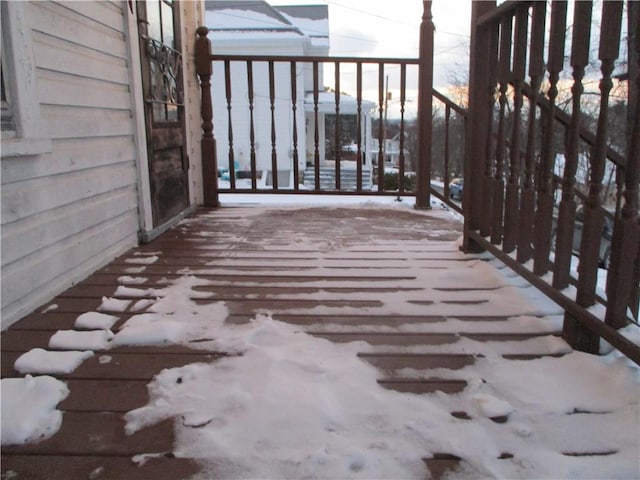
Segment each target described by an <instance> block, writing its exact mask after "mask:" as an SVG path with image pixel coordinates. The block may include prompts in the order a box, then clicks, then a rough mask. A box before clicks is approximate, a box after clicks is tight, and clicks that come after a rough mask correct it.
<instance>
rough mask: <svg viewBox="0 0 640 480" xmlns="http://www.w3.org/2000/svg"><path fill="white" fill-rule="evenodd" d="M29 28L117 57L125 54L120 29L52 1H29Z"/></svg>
mask: <svg viewBox="0 0 640 480" xmlns="http://www.w3.org/2000/svg"><path fill="white" fill-rule="evenodd" d="M28 4H29V6H30V20H31V26H32V29H33V30H34V31H36V32H42V33H46V34H48V35H51V36H53V37H56V38H60V39H63V40H67V41H69V42H72V43H76V44H78V45H84V46H85V47H88V48H92V49H94V50H97V51H99V52H103V53H107V54H109V55H113V56H115V57H118V58H123V59H126V58H127V46H126V42H125V34H124V32H123V31H115V30H113V29H111V28H109V27H106V26H104V25H101V24H100V23H98V22H95V21H93V20H89V19H87V18H85V17H83V16H81V15H78V14H77V13H75V12H73V11H71V10H68V9H66V8H64V7H62V6H61V5H56V4H54V3H51V2H29V3H28Z"/></svg>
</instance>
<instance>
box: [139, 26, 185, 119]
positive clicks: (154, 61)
mask: <svg viewBox="0 0 640 480" xmlns="http://www.w3.org/2000/svg"><path fill="white" fill-rule="evenodd" d="M146 42H147V48H146V51H147V58H148V59H149V72H150V79H151V82H150V85H149V91H148V93H147V102H149V103H160V104H164V105H180V106H181V105H183V99H182V91H181V87H180V82H179V78H180V69H181V65H182V54H181V53H180V52H178V51H177V50H174V49H172V48H170V47H168V46H166V45H164V44H163V43H161V42H159V41H157V40H154V39H153V38H146Z"/></svg>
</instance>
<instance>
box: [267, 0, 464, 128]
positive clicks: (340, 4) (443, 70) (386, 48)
mask: <svg viewBox="0 0 640 480" xmlns="http://www.w3.org/2000/svg"><path fill="white" fill-rule="evenodd" d="M269 3H270V4H272V5H291V4H309V5H317V4H325V5H328V6H329V29H330V42H331V49H330V51H329V54H330V55H332V56H350V57H352V56H353V57H355V56H366V57H395V58H398V57H400V58H417V57H418V55H419V35H420V22H421V19H422V13H423V2H422V1H421V0H395V1H394V2H390V1H389V0H270V1H269ZM432 15H433V22H434V24H435V26H436V35H435V56H434V86H435V87H436V88H438V89H441V90H446V86H447V85H448V84H449V83H450V79H451V77H452V76H457V77H462V78H466V71H467V70H468V62H469V57H468V50H469V39H470V36H469V31H470V21H471V1H470V0H469V1H467V0H434V1H433V5H432ZM395 70H396V71H395V72H394V71H393V70H390V72H389V75H390V79H389V90H390V91H391V92H392V98H393V99H396V100H395V101H392V103H391V104H390V105H389V114H390V115H392V116H393V115H394V114H397V112H398V105H397V103H398V102H397V98H398V97H399V90H398V86H399V78H398V77H399V73H398V71H399V69H398V68H397V67H396V69H395ZM365 73H366V70H365ZM369 73H370V74H371V75H372V76H373V77H375V75H376V74H375V72H373V71H371V70H370V69H369ZM394 73H395V75H394ZM330 76H331V72H330V71H327V72H326V73H325V78H327V77H329V78H330ZM341 82H345V83H344V84H342V85H341V90H343V91H344V90H346V91H347V92H348V93H352V92H350V91H349V81H348V78H347V79H341ZM415 82H417V78H416V76H415V75H411V73H410V72H409V76H408V85H407V88H408V89H409V90H413V89H412V83H415ZM325 83H327V82H325ZM415 94H416V91H412V92H409V93H408V96H409V98H411V97H415ZM369 97H372V98H374V99H375V98H377V94H376V93H375V92H373V91H371V92H370V93H369ZM394 109H395V111H394ZM406 110H407V114H408V115H409V116H411V115H414V114H415V110H416V104H415V100H410V102H409V103H408V104H407V105H406Z"/></svg>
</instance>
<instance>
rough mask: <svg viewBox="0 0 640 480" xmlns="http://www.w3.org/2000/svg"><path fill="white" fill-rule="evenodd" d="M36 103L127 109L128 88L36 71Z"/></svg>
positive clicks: (129, 104)
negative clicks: (37, 96) (37, 98)
mask: <svg viewBox="0 0 640 480" xmlns="http://www.w3.org/2000/svg"><path fill="white" fill-rule="evenodd" d="M38 95H39V98H40V102H41V103H43V104H49V105H68V106H77V107H98V108H115V109H130V108H131V94H130V93H129V86H128V85H124V84H117V83H112V82H105V81H102V80H95V79H91V78H86V77H78V76H75V75H68V74H64V73H58V72H52V71H48V70H40V71H38Z"/></svg>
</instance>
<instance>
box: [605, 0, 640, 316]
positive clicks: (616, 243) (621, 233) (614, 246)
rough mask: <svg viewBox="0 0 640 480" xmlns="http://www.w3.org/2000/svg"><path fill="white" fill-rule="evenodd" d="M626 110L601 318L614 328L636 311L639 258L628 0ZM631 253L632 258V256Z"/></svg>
mask: <svg viewBox="0 0 640 480" xmlns="http://www.w3.org/2000/svg"><path fill="white" fill-rule="evenodd" d="M628 5H629V31H630V32H631V34H630V35H629V50H628V51H629V63H628V64H629V94H628V95H629V114H628V117H627V128H628V137H627V165H626V167H625V175H624V193H623V196H624V206H623V207H622V212H621V215H620V218H617V219H616V222H615V226H614V230H613V239H612V242H611V267H610V268H609V272H608V275H607V313H606V317H605V322H606V323H607V324H609V325H611V326H612V327H614V328H621V327H624V326H625V325H626V323H627V322H626V316H627V315H626V311H627V307H630V308H631V311H632V313H633V314H635V315H636V318H637V315H638V263H639V262H640V223H639V222H640V217H638V182H639V179H640V95H639V92H640V74H639V71H640V61H639V60H640V38H639V34H638V32H640V5H637V4H635V2H629V4H628ZM634 255H635V260H633V257H634Z"/></svg>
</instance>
